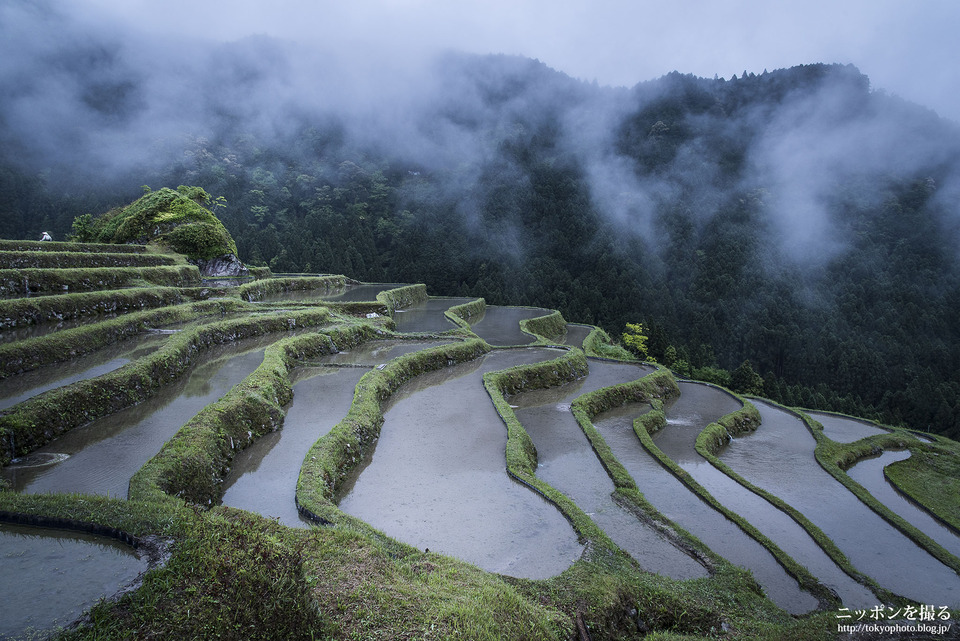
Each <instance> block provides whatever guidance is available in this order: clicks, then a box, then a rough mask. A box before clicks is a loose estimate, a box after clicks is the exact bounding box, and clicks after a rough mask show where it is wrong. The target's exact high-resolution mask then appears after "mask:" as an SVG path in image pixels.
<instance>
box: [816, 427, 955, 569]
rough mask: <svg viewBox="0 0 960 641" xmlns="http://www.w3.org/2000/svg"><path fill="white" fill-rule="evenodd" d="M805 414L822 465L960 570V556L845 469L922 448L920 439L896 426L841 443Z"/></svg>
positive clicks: (888, 519)
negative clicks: (886, 452) (877, 457)
mask: <svg viewBox="0 0 960 641" xmlns="http://www.w3.org/2000/svg"><path fill="white" fill-rule="evenodd" d="M802 416H803V421H804V424H805V425H806V426H807V428H808V429H809V430H810V432H811V433H812V434H813V437H814V439H815V440H816V441H817V446H816V449H815V450H814V454H815V456H816V459H817V463H819V464H820V467H822V468H823V469H825V470H826V471H827V472H828V473H829V474H830V475H831V476H832V477H833V478H835V479H837V481H839V482H840V483H841V484H842V485H843V486H844V487H846V488H847V489H848V490H850V491H851V492H852V493H853V494H854V496H856V497H857V498H858V499H860V501H861V502H862V503H864V504H865V505H866V506H867V507H869V508H870V509H871V510H873V511H874V512H876V513H877V514H878V515H879V516H880V518H882V519H883V520H884V521H886V522H888V523H889V524H890V525H892V526H893V527H895V528H896V529H898V530H900V531H901V532H902V533H903V534H904V535H905V536H906V537H907V538H909V539H910V540H911V541H913V542H914V543H916V544H917V545H919V546H920V547H921V548H923V549H925V550H926V551H927V552H929V553H930V554H931V555H932V556H933V557H934V558H935V559H937V560H938V561H940V562H941V563H943V564H944V565H946V566H947V567H949V568H951V569H952V570H953V571H954V572H957V573H958V574H960V559H958V558H957V557H956V556H954V555H953V554H951V553H950V552H948V551H947V550H946V549H944V548H943V546H941V545H940V544H939V543H937V542H936V541H934V540H933V539H932V538H930V537H929V536H927V535H926V534H924V533H923V532H921V531H920V530H919V529H917V528H916V527H915V526H914V525H913V524H911V523H910V522H908V521H907V520H906V519H904V518H903V517H902V516H900V515H899V514H897V513H895V512H893V511H892V510H891V509H890V508H888V507H887V506H886V505H884V504H883V503H881V502H880V501H878V500H877V499H876V498H874V496H873V495H872V494H870V492H868V491H867V489H866V488H865V487H863V486H862V485H860V484H859V483H857V482H856V481H854V480H853V479H852V478H850V476H849V475H848V474H847V473H846V472H845V471H844V470H847V469H849V468H850V467H852V466H853V465H856V463H857V461H859V460H861V459H863V458H867V457H870V456H875V455H877V454H881V453H882V452H883V451H884V450H904V449H908V450H910V451H911V454H912V452H913V449H914V448H915V447H916V448H918V449H921V448H920V442H919V441H918V440H917V439H916V438H914V437H913V436H912V435H911V434H909V433H908V432H906V431H903V430H898V429H896V428H893V432H892V433H888V434H874V435H872V436H868V437H866V438H862V439H860V440H858V441H854V442H853V443H837V442H835V441H832V440H830V439H829V438H828V437H827V436H826V435H825V434H824V433H823V426H822V425H821V424H820V423H819V422H817V421H816V420H814V419H813V418H811V417H810V416H809V415H807V414H806V413H802Z"/></svg>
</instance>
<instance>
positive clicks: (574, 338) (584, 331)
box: [558, 323, 593, 347]
mask: <svg viewBox="0 0 960 641" xmlns="http://www.w3.org/2000/svg"><path fill="white" fill-rule="evenodd" d="M592 331H593V326H592V325H576V324H573V323H567V328H566V331H565V332H564V334H563V336H560V337H558V340H559V341H560V342H561V343H563V344H564V345H570V346H571V347H583V341H585V340H586V339H587V336H589V335H590V332H592Z"/></svg>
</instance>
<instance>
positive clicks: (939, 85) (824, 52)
mask: <svg viewBox="0 0 960 641" xmlns="http://www.w3.org/2000/svg"><path fill="white" fill-rule="evenodd" d="M71 4H72V3H71ZM74 10H76V11H90V13H89V17H90V18H91V19H95V20H99V19H100V18H102V14H101V10H102V11H107V12H109V13H110V14H112V15H113V16H115V17H116V18H117V19H118V20H119V21H121V23H122V22H127V21H128V20H129V21H133V22H134V23H135V24H136V25H137V26H138V27H140V28H143V27H148V28H150V29H157V30H161V29H162V30H164V31H166V32H168V33H179V34H182V35H188V36H200V37H204V38H213V39H217V40H224V41H229V40H235V39H238V38H242V37H244V36H247V35H253V34H269V35H273V36H278V37H285V38H290V39H295V40H299V41H314V42H318V43H322V44H326V45H332V46H333V47H336V48H338V49H340V50H341V51H350V50H351V49H353V50H355V51H357V52H358V53H359V52H370V51H386V52H390V55H391V56H404V55H411V54H418V53H424V52H430V51H433V50H436V49H449V48H453V49H458V50H463V51H468V52H473V53H507V54H520V55H524V56H528V57H531V58H537V59H539V60H541V61H542V62H544V63H546V64H547V65H549V66H551V67H553V68H555V69H558V70H560V71H563V72H565V73H567V74H569V75H571V76H574V77H577V78H582V79H585V80H588V81H592V80H597V81H598V82H599V83H601V84H607V85H623V86H632V85H634V84H636V83H637V82H640V81H642V80H649V79H652V78H656V77H659V76H661V75H663V74H665V73H667V72H669V71H673V70H677V71H680V72H682V73H693V74H696V75H698V76H705V77H713V76H714V74H718V75H720V76H724V77H727V78H729V77H730V76H731V75H732V74H735V73H736V74H740V73H742V72H743V71H744V70H746V71H748V72H755V73H760V72H762V71H763V69H769V70H773V69H777V68H781V67H790V66H794V65H798V64H806V63H814V62H827V63H829V62H839V63H853V64H855V65H856V66H857V67H859V68H860V70H861V71H863V72H864V73H866V74H867V75H868V76H869V77H870V79H871V82H872V86H873V87H874V88H875V89H884V90H886V91H888V92H890V93H894V94H897V95H899V96H901V97H903V98H906V99H907V100H910V101H912V102H917V103H920V104H922V105H925V106H928V107H930V108H932V109H934V110H936V111H937V112H938V113H939V114H940V115H942V116H946V117H949V118H951V119H953V120H955V121H958V122H960V100H958V97H960V68H958V65H957V61H958V60H960V38H958V37H957V33H956V30H957V27H958V26H960V1H958V0H804V1H803V2H795V1H791V2H787V1H782V0H716V1H710V0H669V1H668V0H658V1H657V2H648V1H646V0H636V1H630V0H591V1H590V2H587V1H581V0H350V1H345V0H338V1H337V2H332V1H328V0H164V1H162V2H161V1H159V0H85V2H83V3H77V4H76V5H74ZM97 14H100V15H99V16H97ZM95 16H97V17H95Z"/></svg>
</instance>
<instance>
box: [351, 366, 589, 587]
mask: <svg viewBox="0 0 960 641" xmlns="http://www.w3.org/2000/svg"><path fill="white" fill-rule="evenodd" d="M560 354H562V352H561V351H558V350H550V349H516V350H506V351H496V352H493V353H491V354H488V355H487V356H485V357H483V358H480V359H476V360H474V361H471V362H469V363H464V364H462V365H458V366H455V367H450V368H445V369H444V370H441V371H438V372H433V373H430V374H426V375H423V376H419V377H417V378H416V379H414V380H413V381H411V382H410V383H408V384H407V385H404V386H403V388H401V390H400V392H399V393H398V395H396V396H394V400H393V402H392V403H391V406H390V407H389V409H388V410H387V411H386V414H385V419H386V420H385V422H384V425H383V429H382V431H381V435H380V440H379V442H378V443H377V446H376V449H375V451H374V452H373V454H372V456H371V457H370V459H369V461H368V464H367V465H366V466H365V467H364V468H363V469H362V470H360V471H359V472H358V473H357V474H356V475H355V476H354V478H353V480H352V482H351V483H348V484H347V486H346V487H345V488H344V492H343V495H342V498H341V500H340V509H342V510H344V511H345V512H347V513H349V514H352V515H353V516H356V517H358V518H360V519H363V520H364V521H366V522H367V523H370V524H371V525H373V526H374V527H376V528H378V529H379V530H381V531H383V532H385V533H386V534H388V535H390V536H392V537H394V538H397V539H399V540H401V541H404V542H406V543H409V544H410V545H413V546H416V547H418V548H420V549H424V548H429V549H430V550H431V551H433V552H440V553H443V554H448V555H451V556H455V557H458V558H460V559H463V560H465V561H468V562H470V563H473V564H475V565H478V566H480V567H481V568H483V569H485V570H488V571H491V572H499V573H502V574H507V575H510V576H517V577H524V578H545V577H549V576H554V575H556V574H559V573H560V572H562V571H563V570H565V569H566V568H567V567H569V566H570V564H571V563H573V562H574V561H575V560H576V559H577V558H579V556H580V554H581V552H582V546H581V545H580V544H579V543H578V542H577V537H576V534H575V533H574V531H573V528H572V527H571V526H570V524H569V523H568V522H567V521H566V519H564V517H563V516H562V515H561V514H560V512H559V511H558V510H557V509H556V508H555V507H554V506H553V505H551V504H550V503H547V502H546V501H544V500H543V499H542V498H540V497H539V496H538V495H537V494H535V493H533V492H532V491H530V490H529V489H527V488H526V487H524V486H522V485H520V484H519V483H516V482H514V481H512V480H511V479H510V478H509V477H508V476H507V474H506V472H505V460H504V450H505V447H506V439H507V434H506V428H505V427H504V425H503V422H502V420H501V419H500V416H499V415H498V414H497V411H496V409H494V407H493V404H492V403H491V402H490V398H489V396H487V393H486V390H485V389H484V388H483V380H482V377H483V373H484V372H487V371H493V370H498V369H503V368H506V367H511V366H514V365H521V364H528V363H534V362H539V361H543V360H548V359H552V358H556V357H557V356H559V355H560Z"/></svg>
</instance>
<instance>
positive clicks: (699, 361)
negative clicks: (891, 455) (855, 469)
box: [0, 9, 960, 436]
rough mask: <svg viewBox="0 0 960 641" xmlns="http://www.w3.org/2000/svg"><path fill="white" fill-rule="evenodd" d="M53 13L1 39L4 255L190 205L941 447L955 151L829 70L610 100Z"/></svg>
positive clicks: (621, 92) (367, 270) (532, 71)
mask: <svg viewBox="0 0 960 641" xmlns="http://www.w3.org/2000/svg"><path fill="white" fill-rule="evenodd" d="M51 20H53V21H56V20H57V18H56V17H53V16H51V15H43V12H42V11H40V10H39V9H38V10H37V12H36V23H37V25H38V26H37V29H39V30H42V29H52V28H53V27H51V24H53V25H55V26H56V28H57V29H59V30H60V31H59V36H58V37H57V38H56V39H51V38H37V37H36V31H33V32H31V31H30V30H27V35H19V36H17V35H16V34H13V33H12V32H11V31H10V28H9V27H6V28H0V29H2V35H3V38H2V39H0V40H2V41H3V42H5V43H6V44H3V45H0V50H3V51H4V59H5V60H7V61H8V63H7V64H5V65H3V66H2V67H0V84H2V86H3V88H4V92H5V95H6V96H8V98H6V99H5V100H4V101H3V103H2V104H0V141H2V148H3V152H2V161H0V211H2V212H3V216H2V219H0V234H2V235H3V236H6V237H34V236H37V237H38V235H39V233H40V231H44V230H49V231H51V232H52V233H54V235H55V237H56V238H63V237H64V236H65V235H66V234H68V233H69V231H70V226H71V222H72V221H73V219H74V217H75V216H77V215H81V214H86V213H93V214H97V213H100V212H103V211H106V210H107V209H110V208H111V207H113V206H116V205H119V204H122V203H126V202H129V201H130V200H132V199H133V198H135V197H136V195H137V194H138V193H139V192H140V185H143V184H149V185H151V186H152V187H154V188H159V187H162V186H172V187H175V186H177V185H179V184H188V185H197V186H200V187H202V188H203V189H205V190H206V191H207V192H209V193H210V194H212V195H213V196H223V197H225V198H226V201H227V203H228V206H227V208H226V209H225V210H221V211H218V212H217V215H218V216H219V217H220V218H221V219H222V220H223V222H224V224H225V225H226V227H227V228H228V230H229V231H230V233H231V234H232V235H233V237H234V239H235V240H236V242H237V247H238V251H239V254H240V257H241V258H242V259H244V260H245V261H248V262H250V263H253V264H259V263H262V264H268V265H270V266H271V267H272V268H273V269H274V270H275V271H282V272H297V271H323V272H335V273H344V274H347V275H348V276H351V277H354V278H359V279H363V280H370V281H405V282H424V283H426V284H427V286H428V289H429V291H430V292H431V293H432V294H437V295H471V296H483V297H485V298H486V299H487V301H488V302H489V303H491V304H517V305H521V304H523V305H526V304H529V305H537V306H544V307H549V308H556V309H559V310H560V311H561V312H562V313H563V314H564V317H565V318H567V320H569V321H571V322H588V323H597V324H600V325H602V326H604V327H606V328H607V329H608V330H610V331H611V333H614V334H616V333H619V332H620V331H622V328H623V325H624V324H625V323H626V322H636V321H643V322H645V323H646V325H647V326H648V327H650V329H651V341H650V348H651V353H652V355H653V356H655V357H657V358H659V359H661V360H665V361H672V362H668V364H670V365H672V366H675V367H676V368H677V369H678V371H679V372H680V373H681V374H684V375H700V376H701V377H704V376H706V377H708V378H709V377H710V376H720V377H721V379H722V373H719V368H723V369H726V370H728V371H730V370H733V369H734V368H736V367H737V366H738V365H740V364H741V363H743V362H744V361H747V360H749V361H750V363H751V366H752V367H753V368H754V369H755V371H756V372H758V373H759V374H761V375H762V376H763V377H764V385H765V388H764V390H763V391H764V393H765V395H767V396H770V397H772V398H775V399H778V400H781V401H783V402H786V403H787V404H792V405H803V406H808V407H820V408H831V409H838V410H843V411H848V412H851V413H854V414H860V415H864V416H868V417H875V418H879V419H881V420H886V421H888V422H894V423H900V422H902V423H906V424H909V425H911V426H912V427H917V428H920V429H927V428H928V427H929V428H930V429H933V430H936V431H940V432H944V433H948V434H952V435H954V436H956V435H957V434H960V375H958V371H960V340H958V338H960V323H958V320H957V317H958V314H957V312H958V311H960V278H958V275H960V274H958V261H957V258H958V257H957V250H956V246H957V239H958V231H960V229H958V220H960V216H958V214H960V211H958V205H957V203H958V198H957V196H958V193H960V192H958V187H960V180H958V177H960V162H958V161H960V135H958V129H957V126H956V125H955V124H954V123H952V122H949V121H945V120H943V119H941V118H939V117H937V115H936V114H935V113H933V112H932V111H930V110H927V109H925V108H923V107H920V106H917V105H913V104H910V103H908V102H906V101H903V100H901V99H899V98H896V97H894V96H890V95H887V94H885V93H884V92H882V91H876V90H873V89H871V87H870V82H869V79H868V78H867V77H866V76H864V75H863V74H862V73H860V71H859V70H858V69H856V68H855V67H853V66H851V65H828V64H811V65H803V66H798V67H793V68H789V69H779V70H775V71H771V72H763V73H759V74H756V73H747V72H744V73H743V74H740V75H737V76H733V77H730V78H729V79H724V78H714V79H707V78H699V77H695V76H692V75H684V74H681V73H678V72H674V73H670V74H667V75H666V76H663V77H661V78H659V79H655V80H649V81H645V82H641V83H639V84H637V85H636V86H634V87H632V88H612V87H603V86H598V85H596V84H593V83H587V82H583V81H580V80H576V79H573V78H570V77H569V76H567V75H565V74H563V73H562V72H559V71H556V70H553V69H551V68H549V67H548V66H547V65H545V64H543V63H541V62H539V61H536V60H531V59H527V58H523V57H518V56H505V55H487V56H481V55H472V54H463V53H454V52H448V53H446V54H444V55H442V56H439V57H436V58H433V59H431V60H429V61H426V62H424V64H418V65H409V66H404V63H405V62H406V59H405V58H404V57H403V56H398V57H397V60H396V61H394V62H393V63H391V62H390V61H384V60H381V59H374V58H365V57H364V55H363V52H362V51H357V52H342V51H341V52H327V53H319V52H318V51H317V50H314V49H308V48H305V47H301V46H300V45H296V44H294V43H290V42H286V41H280V40H276V39H273V38H268V37H264V36H257V37H250V38H246V39H243V40H240V41H237V42H231V43H224V44H207V45H202V44H199V43H195V42H178V41H177V40H176V39H175V38H174V39H172V40H171V42H167V43H164V42H159V41H156V40H150V39H142V40H137V38H136V37H135V34H126V33H121V32H111V31H109V29H108V28H107V27H104V31H103V33H99V32H96V31H93V32H90V31H81V30H79V29H76V28H74V27H73V26H71V24H70V23H69V21H66V22H54V23H51V22H50V21H51ZM7 36H10V37H7ZM6 54H11V55H12V56H13V57H11V56H10V55H6ZM13 54H15V55H13ZM11 60H16V62H15V63H11V62H9V61H11ZM721 382H722V380H721Z"/></svg>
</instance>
